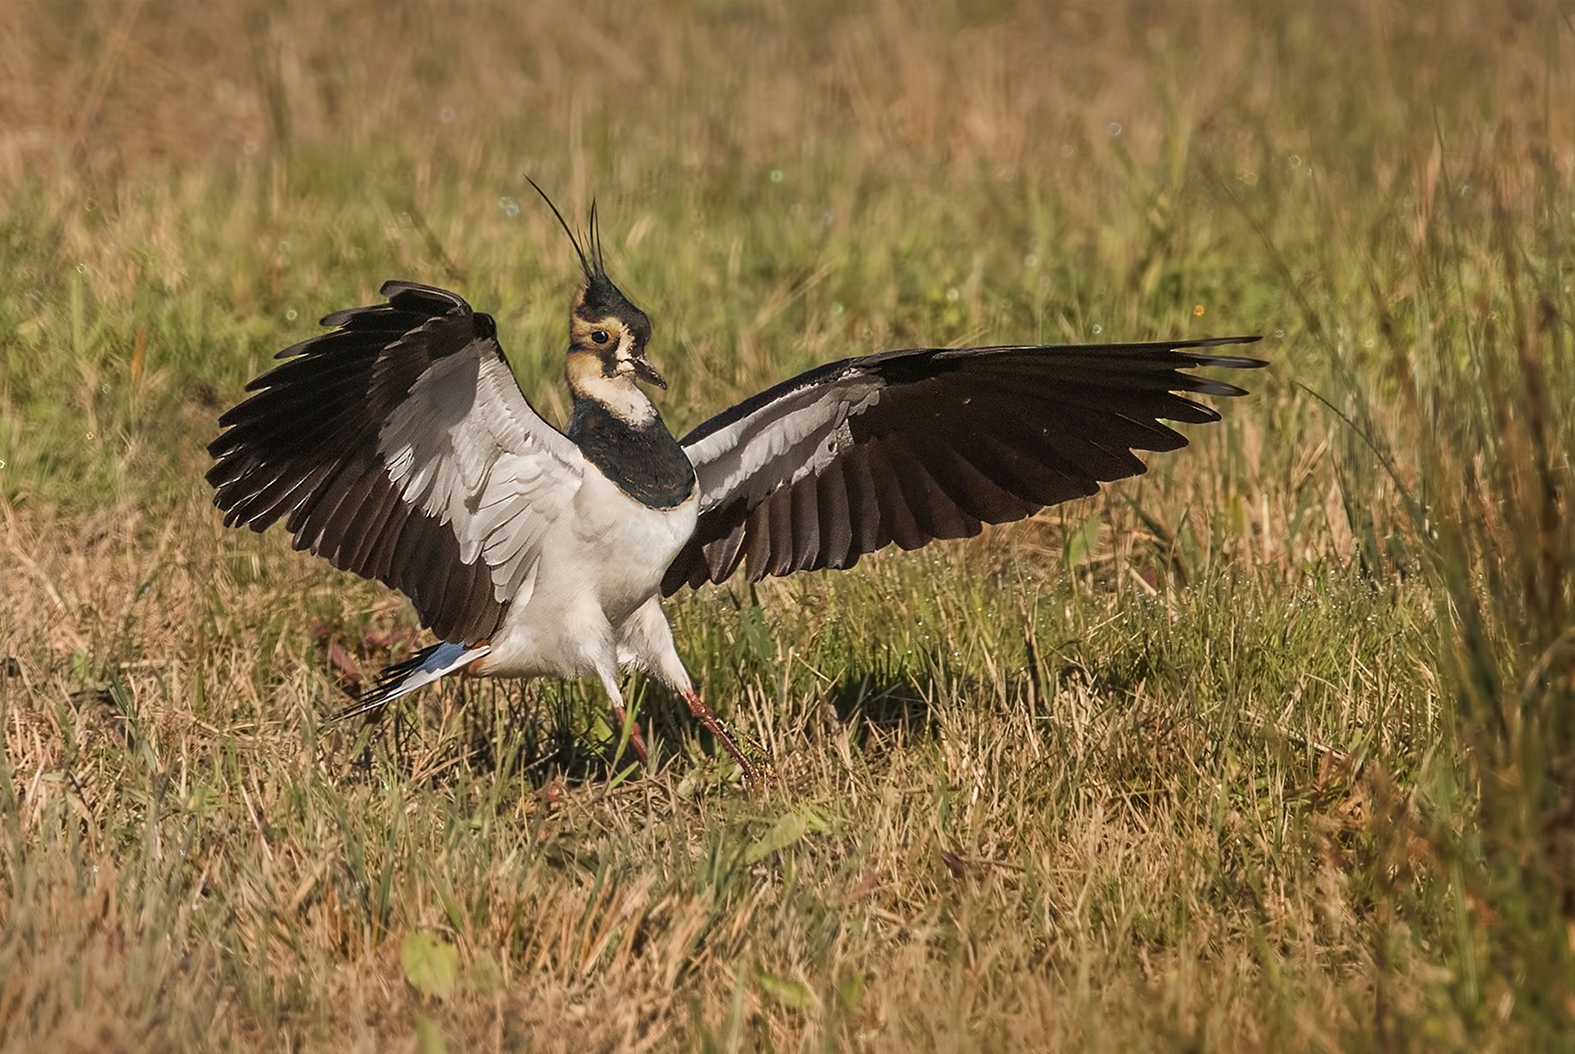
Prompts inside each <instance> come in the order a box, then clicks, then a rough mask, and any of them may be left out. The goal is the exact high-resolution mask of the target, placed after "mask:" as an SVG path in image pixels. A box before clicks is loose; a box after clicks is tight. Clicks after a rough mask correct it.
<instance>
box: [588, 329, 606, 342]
mask: <svg viewBox="0 0 1575 1054" xmlns="http://www.w3.org/2000/svg"><path fill="white" fill-rule="evenodd" d="M591 339H592V340H594V341H595V342H596V343H598V344H605V343H607V331H606V330H605V329H598V330H597V331H596V332H595V333H592V334H591Z"/></svg>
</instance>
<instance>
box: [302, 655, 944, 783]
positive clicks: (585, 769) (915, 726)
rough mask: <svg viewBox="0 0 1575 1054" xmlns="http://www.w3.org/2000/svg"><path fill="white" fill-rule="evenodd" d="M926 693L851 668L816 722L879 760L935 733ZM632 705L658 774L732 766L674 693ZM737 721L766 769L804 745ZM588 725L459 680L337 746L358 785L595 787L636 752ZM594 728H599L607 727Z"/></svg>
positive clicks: (652, 689) (646, 692) (541, 697)
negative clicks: (460, 782)
mask: <svg viewBox="0 0 1575 1054" xmlns="http://www.w3.org/2000/svg"><path fill="white" fill-rule="evenodd" d="M929 694H933V691H931V692H930V693H927V692H926V690H925V686H924V685H923V684H921V683H918V682H916V681H915V680H914V679H913V678H912V677H908V676H904V675H900V674H898V675H892V674H889V673H885V672H882V671H873V670H866V671H858V672H849V673H847V674H845V675H844V676H842V677H840V678H838V679H837V680H836V681H835V682H833V683H832V684H831V685H830V686H829V687H828V688H827V690H826V692H825V694H824V696H823V699H824V703H825V704H829V713H825V715H824V716H825V717H834V719H835V722H836V724H837V725H838V726H839V727H840V728H842V729H846V730H847V731H848V733H849V736H850V740H851V743H852V745H853V746H855V747H856V748H858V749H859V750H861V751H864V752H866V753H869V754H872V755H873V754H882V753H885V752H886V751H887V750H890V749H892V748H893V747H895V746H897V745H899V744H902V743H911V742H914V741H917V740H920V739H923V738H926V737H928V736H929V735H930V734H932V733H933V731H934V729H935V727H936V718H935V714H934V712H933V709H932V705H931V702H930V699H929V697H928V695H929ZM635 698H636V699H637V715H638V720H639V722H640V724H641V726H642V728H643V729H644V730H645V733H646V737H647V740H648V741H649V742H650V743H651V747H652V752H653V754H654V755H655V762H656V765H657V766H658V767H662V766H666V765H669V764H674V763H676V764H679V765H698V764H703V763H706V762H709V761H720V762H722V763H723V764H724V765H731V760H730V759H728V758H727V754H726V751H725V750H723V748H722V745H721V744H720V743H718V742H716V741H715V740H714V739H713V737H712V736H711V735H710V734H709V733H708V732H706V731H705V730H704V729H703V728H701V727H700V726H699V724H698V722H696V721H695V720H694V719H693V718H692V717H691V716H690V714H689V711H688V708H687V707H686V706H685V705H684V702H683V700H682V699H681V698H680V697H679V696H677V695H676V694H674V693H672V692H669V691H668V690H667V689H665V688H663V687H662V686H660V685H657V684H655V683H651V682H646V683H645V684H644V685H643V686H642V688H641V689H640V690H639V692H638V693H637V694H636V696H635ZM418 707H420V709H418ZM823 709H824V708H823ZM775 716H776V717H777V718H778V719H779V720H780V719H781V718H782V717H783V715H780V714H779V715H775ZM744 717H745V715H744V714H742V713H736V712H735V713H733V714H730V715H727V717H726V724H727V727H728V728H729V730H730V731H731V732H732V733H733V735H734V737H735V738H736V739H737V740H738V741H739V743H740V745H741V747H742V748H743V750H744V751H745V753H746V754H747V755H750V756H751V760H753V761H755V762H756V763H757V764H759V765H761V767H763V768H768V769H769V768H771V767H774V766H775V764H776V763H777V762H779V761H781V760H783V759H782V758H779V757H776V756H774V754H776V753H782V752H787V751H791V750H794V749H802V748H804V747H805V746H806V742H805V739H804V738H803V737H798V736H792V737H786V738H788V740H789V741H786V742H784V741H782V740H780V739H779V740H778V741H777V742H776V743H774V744H766V743H762V742H761V741H760V740H759V739H758V738H757V736H756V735H755V734H754V731H753V729H751V728H749V727H748V726H747V724H746V723H745V721H744V720H743V718H744ZM587 724H588V722H587V720H586V714H585V712H584V706H583V704H569V703H566V702H565V699H564V697H563V694H562V693H553V692H543V691H540V690H538V689H537V688H536V687H535V686H509V687H507V688H504V687H502V686H497V687H494V686H493V685H490V684H488V685H478V684H474V683H467V682H463V681H461V682H458V683H457V684H456V686H455V688H454V689H452V690H451V691H450V692H449V693H448V694H446V695H444V696H437V697H435V698H429V699H427V700H423V701H421V702H416V703H414V705H405V706H399V705H397V704H396V705H393V706H390V707H389V708H387V709H386V710H384V711H380V712H378V713H376V714H374V715H372V716H371V717H369V718H368V719H366V720H365V722H364V723H363V724H361V725H349V724H347V725H346V726H344V732H342V733H338V734H339V735H346V734H347V735H348V737H349V738H348V739H347V740H343V741H342V742H343V743H344V744H345V746H347V747H348V748H349V750H350V751H351V753H350V756H349V758H348V768H349V770H350V772H351V773H354V774H355V775H357V776H359V777H361V778H364V779H374V778H376V777H377V774H378V772H379V770H380V769H383V770H385V771H386V767H387V766H389V765H392V766H393V767H394V769H395V770H396V771H398V773H399V774H400V776H401V777H402V778H404V779H408V780H412V781H416V782H433V783H436V784H443V783H450V782H453V781H455V780H457V779H460V778H465V777H469V778H474V777H477V776H486V777H488V778H491V779H523V780H525V781H526V782H528V784H529V785H530V786H532V787H533V788H534V789H542V788H544V787H547V786H549V785H551V784H553V783H555V782H556V783H561V784H564V785H570V786H573V785H582V784H601V783H606V782H608V781H609V780H612V779H614V778H616V777H618V776H620V775H624V774H627V773H628V770H629V768H630V766H632V765H636V764H637V762H636V759H635V756H634V754H633V752H632V751H631V750H630V749H629V748H628V746H627V745H624V747H623V750H622V752H621V753H620V752H619V744H618V742H617V741H616V740H615V739H612V738H611V737H607V736H600V737H599V736H597V735H596V734H595V733H594V732H593V731H592V730H590V729H588V728H587ZM805 724H806V725H810V726H812V725H813V724H814V722H805ZM823 724H824V722H822V725H823ZM601 728H602V731H603V732H605V731H606V725H605V723H603V724H602V725H601ZM435 730H436V734H434V732H435ZM810 738H814V737H810ZM696 748H698V750H699V754H696V753H695V750H696ZM773 748H774V749H773ZM330 749H332V748H330Z"/></svg>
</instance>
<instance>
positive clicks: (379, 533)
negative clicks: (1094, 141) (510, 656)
mask: <svg viewBox="0 0 1575 1054" xmlns="http://www.w3.org/2000/svg"><path fill="white" fill-rule="evenodd" d="M382 292H383V295H384V296H386V297H387V298H388V303H386V304H380V305H377V306H375V307H364V308H356V309H353V310H349V311H337V312H335V313H333V314H331V315H329V316H328V317H327V318H325V319H323V324H324V325H325V326H334V327H337V328H336V329H335V330H334V332H332V333H326V334H323V335H322V336H318V337H313V338H311V339H309V340H304V341H302V342H301V343H299V344H296V345H294V346H292V347H289V348H286V349H285V350H284V351H282V352H280V353H279V357H280V358H282V359H287V360H288V361H286V362H285V363H284V364H283V365H281V366H278V367H276V368H275V369H273V370H272V371H271V372H269V373H266V374H264V375H263V376H261V377H258V378H257V379H256V380H254V381H252V382H251V383H250V384H248V385H247V390H248V391H251V392H255V393H256V394H255V395H253V396H252V397H251V398H249V399H247V400H246V401H245V402H243V403H241V404H240V405H239V406H236V407H235V408H234V409H232V410H230V411H229V412H228V413H226V414H225V415H224V416H223V417H221V418H219V424H220V425H221V426H222V427H223V428H224V429H225V431H224V432H223V433H222V434H221V435H220V436H219V438H218V439H216V440H214V441H213V443H212V444H211V445H210V446H209V447H208V451H209V453H210V454H212V455H213V457H214V460H215V464H214V466H213V467H212V468H211V469H209V471H208V482H209V483H211V484H212V485H213V486H214V488H215V491H216V493H215V495H214V503H215V504H217V505H218V506H219V508H221V509H223V510H225V517H224V522H225V523H226V524H227V525H229V526H236V525H239V524H246V525H247V526H249V527H251V528H252V529H253V530H255V531H261V530H263V529H265V528H266V527H267V526H268V525H269V524H271V523H274V522H275V521H277V520H279V519H280V518H283V519H284V521H285V527H286V529H288V530H289V531H290V533H291V536H292V544H293V545H294V546H295V548H297V549H310V550H311V551H313V552H315V553H318V554H319V555H321V556H324V557H327V558H328V560H329V561H330V562H331V563H333V565H334V566H335V567H339V568H342V569H344V570H346V571H353V572H355V573H356V574H359V575H363V576H365V577H368V578H376V579H379V580H381V581H383V582H386V583H387V584H388V585H390V586H393V587H394V588H395V589H398V590H400V591H402V592H403V593H405V594H406V595H407V596H409V597H410V599H411V600H412V601H413V602H414V604H415V607H416V611H417V613H418V614H419V615H420V616H421V620H422V622H423V623H424V624H426V625H429V626H431V627H432V630H433V632H435V633H436V634H437V635H438V636H440V637H442V638H443V639H445V640H449V641H456V642H458V641H473V640H476V639H478V638H482V637H486V636H488V635H490V634H491V633H492V632H493V630H494V629H495V628H496V627H497V624H498V622H499V620H500V619H501V617H502V613H503V610H504V608H505V607H506V606H507V605H508V604H509V603H510V602H511V601H513V600H515V599H518V596H517V594H518V592H519V590H520V589H521V588H523V587H524V583H527V582H529V581H530V577H529V571H530V568H531V567H532V566H533V564H534V560H535V556H536V554H535V552H534V549H533V547H532V546H531V545H529V544H526V545H520V544H517V543H518V542H519V539H520V538H522V537H524V538H527V539H529V538H534V537H536V536H537V535H539V533H540V529H541V525H542V523H543V522H544V521H546V520H550V519H551V518H552V517H554V516H556V515H557V513H558V511H559V510H561V509H562V508H563V507H564V505H565V504H566V503H567V501H568V500H569V499H570V498H571V497H572V496H573V493H574V490H575V489H576V488H577V487H578V486H579V481H580V479H581V472H582V467H583V464H584V462H583V459H582V458H581V457H580V454H579V451H578V450H577V448H575V446H574V444H572V443H570V442H569V440H568V439H567V438H565V437H564V436H563V435H561V434H560V433H558V432H557V431H556V430H554V429H553V428H551V427H550V426H549V425H547V424H546V423H545V422H544V421H542V420H541V418H540V417H538V416H537V415H536V413H535V412H534V411H533V410H531V408H530V406H529V404H527V403H526V401H525V396H524V395H523V394H522V393H521V392H520V390H519V386H518V385H517V384H516V383H515V382H514V378H513V374H512V373H511V372H510V371H509V368H508V363H507V361H506V360H505V359H504V358H503V351H502V349H501V348H500V347H499V346H498V342H497V330H496V327H495V325H494V324H493V321H492V319H491V318H490V317H489V316H487V315H478V314H476V313H474V312H473V311H472V310H471V308H470V305H468V304H467V303H465V301H464V300H462V299H461V298H460V297H458V296H456V295H454V294H453V293H449V292H446V291H444V290H441V289H434V288H432V287H430V286H422V285H416V284H413V283H406V282H389V283H387V284H385V285H384V286H383V289H382ZM511 543H514V544H511Z"/></svg>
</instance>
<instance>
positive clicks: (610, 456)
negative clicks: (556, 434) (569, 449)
mask: <svg viewBox="0 0 1575 1054" xmlns="http://www.w3.org/2000/svg"><path fill="white" fill-rule="evenodd" d="M568 436H569V438H570V439H572V440H574V442H575V444H576V445H577V446H578V447H579V448H580V453H582V454H584V455H585V460H587V461H589V462H590V463H591V464H593V465H595V466H596V467H597V468H598V469H600V470H601V473H602V475H604V476H606V477H607V478H608V479H610V480H612V481H613V482H614V483H616V484H617V485H618V489H619V490H621V491H623V492H624V493H625V494H627V495H629V497H631V498H633V499H634V500H635V501H638V502H639V503H640V504H642V505H648V506H650V507H651V508H653V509H671V508H674V507H676V506H678V505H682V504H683V503H684V501H685V499H687V498H688V497H689V495H691V494H693V493H694V489H695V470H694V466H693V465H691V464H690V463H689V455H688V454H685V453H684V448H683V447H681V446H679V445H678V440H676V439H674V438H673V434H672V433H671V432H669V431H668V430H667V426H666V425H664V424H663V423H662V417H661V415H660V414H657V415H656V416H654V417H652V418H651V419H650V420H649V421H648V422H646V423H645V424H643V425H639V426H635V425H631V424H630V423H629V422H627V421H625V420H624V419H623V418H621V417H618V416H617V415H615V414H613V413H612V412H611V411H609V410H608V409H607V408H606V407H605V406H603V405H602V404H601V403H598V402H596V401H594V400H592V399H576V400H574V415H573V416H572V417H570V418H569V430H568Z"/></svg>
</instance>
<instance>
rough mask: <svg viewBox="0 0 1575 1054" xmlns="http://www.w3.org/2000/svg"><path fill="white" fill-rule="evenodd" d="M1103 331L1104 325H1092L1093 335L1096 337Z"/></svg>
mask: <svg viewBox="0 0 1575 1054" xmlns="http://www.w3.org/2000/svg"><path fill="white" fill-rule="evenodd" d="M1104 331H1105V327H1104V326H1098V325H1096V326H1095V327H1094V336H1096V337H1097V336H1099V335H1100V334H1101V333H1103V332H1104Z"/></svg>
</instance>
